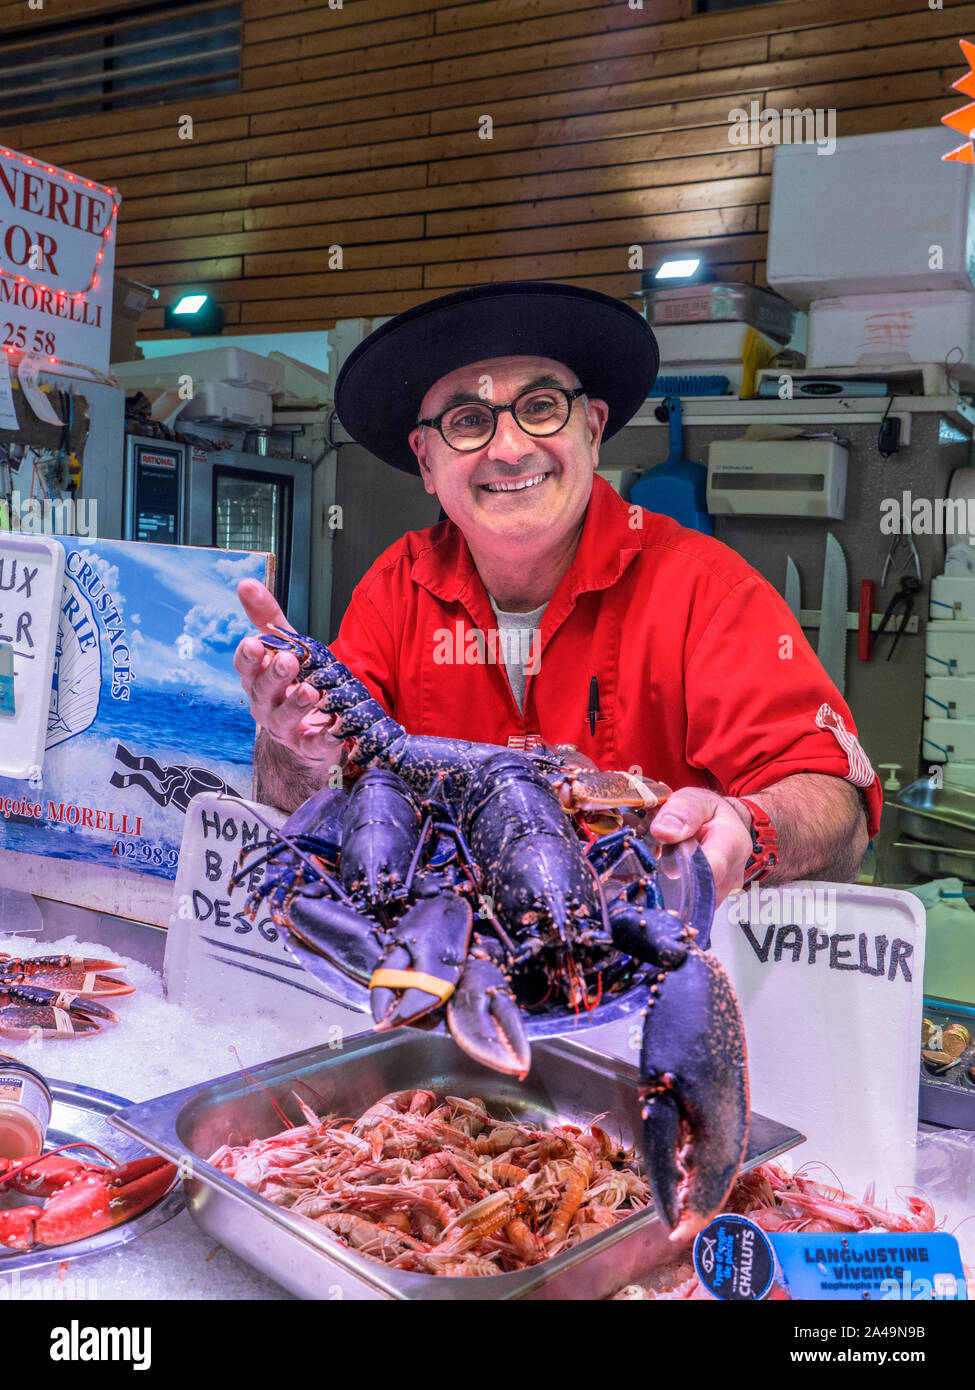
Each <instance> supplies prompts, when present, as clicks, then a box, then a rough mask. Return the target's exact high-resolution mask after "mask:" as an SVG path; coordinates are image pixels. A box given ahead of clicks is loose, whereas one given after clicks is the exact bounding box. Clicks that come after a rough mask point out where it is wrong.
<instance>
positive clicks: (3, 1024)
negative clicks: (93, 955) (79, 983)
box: [0, 975, 118, 1039]
mask: <svg viewBox="0 0 975 1390" xmlns="http://www.w3.org/2000/svg"><path fill="white" fill-rule="evenodd" d="M117 1022H118V1019H117V1018H116V1016H115V1014H113V1013H112V1011H111V1009H109V1008H107V1007H106V1006H105V1005H104V1004H100V1003H99V1002H98V1000H97V999H91V998H88V997H87V996H86V995H81V994H77V993H75V992H74V991H72V990H56V989H45V988H44V987H43V986H41V985H32V984H27V983H20V982H18V981H13V980H7V979H5V978H4V977H3V976H2V975H0V1037H4V1038H18V1039H19V1038H35V1037H41V1038H62V1037H64V1038H67V1037H81V1036H84V1035H85V1034H88V1033H99V1032H101V1029H102V1024H103V1023H117Z"/></svg>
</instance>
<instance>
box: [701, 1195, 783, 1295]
mask: <svg viewBox="0 0 975 1390" xmlns="http://www.w3.org/2000/svg"><path fill="white" fill-rule="evenodd" d="M694 1269H695V1271H696V1272H697V1277H698V1278H699V1279H700V1281H701V1283H702V1284H703V1285H704V1287H705V1288H706V1289H707V1290H708V1292H709V1293H712V1294H714V1296H715V1298H722V1299H727V1300H729V1301H745V1302H747V1301H751V1300H758V1299H761V1298H764V1297H765V1295H766V1294H767V1293H768V1291H769V1289H770V1288H771V1287H772V1280H773V1278H774V1277H775V1252H774V1250H773V1249H772V1243H771V1241H770V1240H769V1238H768V1236H767V1235H766V1234H765V1232H764V1231H763V1230H762V1229H761V1227H760V1226H756V1225H755V1223H754V1222H753V1221H749V1220H748V1218H747V1217H745V1216H733V1215H730V1214H726V1215H724V1216H716V1217H715V1218H714V1219H713V1220H712V1221H709V1222H708V1224H707V1225H706V1226H705V1227H704V1229H703V1230H702V1231H699V1232H698V1235H697V1238H696V1239H695V1241H694Z"/></svg>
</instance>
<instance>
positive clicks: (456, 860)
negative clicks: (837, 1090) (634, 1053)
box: [233, 632, 749, 1240]
mask: <svg viewBox="0 0 975 1390" xmlns="http://www.w3.org/2000/svg"><path fill="white" fill-rule="evenodd" d="M261 640H262V641H263V643H264V645H265V647H266V648H267V649H268V650H269V651H272V652H277V651H286V652H289V653H291V654H293V655H295V656H297V657H298V660H299V668H300V669H299V672H298V677H297V679H298V680H300V681H303V682H307V683H308V684H310V685H312V686H313V687H314V688H315V689H316V690H318V691H320V692H321V693H322V697H323V698H322V701H321V704H320V706H319V708H320V709H322V710H323V711H324V712H327V713H330V714H332V715H335V716H336V723H335V725H334V728H333V733H334V734H335V736H336V737H338V738H341V739H343V740H344V741H345V744H346V748H347V750H348V753H349V758H350V762H351V764H352V765H353V766H354V767H355V768H358V769H360V770H362V775H361V776H359V778H358V780H357V781H356V782H355V783H354V784H353V786H352V790H351V793H346V792H345V791H344V790H341V789H334V790H330V789H328V788H324V789H322V790H321V791H319V792H316V793H315V794H314V795H313V796H311V797H310V798H309V799H308V800H307V801H306V802H305V803H304V805H302V806H300V807H299V808H298V810H297V811H295V813H294V814H293V815H292V816H291V817H290V818H289V819H288V820H287V821H286V822H285V824H284V826H282V828H281V830H280V831H279V832H274V833H272V837H271V842H270V848H268V849H267V851H266V854H265V856H264V858H265V860H266V861H267V863H268V871H267V873H266V874H265V877H264V880H263V882H262V883H261V885H260V887H259V888H257V889H256V890H255V891H254V892H253V893H252V894H251V896H250V898H249V900H248V907H249V910H250V911H252V912H254V911H256V909H257V907H258V905H259V904H260V902H262V901H263V900H264V899H266V900H267V901H268V905H269V908H270V911H271V913H272V916H273V917H274V920H275V921H276V922H278V923H279V925H281V926H282V927H284V928H285V929H286V930H287V931H288V933H290V944H291V946H292V949H293V950H294V951H295V953H296V954H297V955H298V957H299V959H300V960H301V961H302V963H303V964H304V965H305V966H306V967H307V968H309V969H310V970H311V971H312V972H313V973H314V974H316V975H317V976H318V977H319V978H320V979H321V980H322V981H323V982H324V983H325V984H326V985H328V986H329V987H331V989H332V990H333V991H337V992H339V993H340V997H342V998H343V999H345V1000H346V1002H348V1003H350V1004H353V1005H354V1006H356V1007H369V1008H371V1011H372V1014H373V1018H374V1021H375V1024H376V1026H377V1028H392V1027H397V1026H400V1025H402V1024H412V1023H420V1024H421V1026H431V1024H435V1023H436V1022H437V1021H438V1020H439V1019H440V1018H442V1017H443V1016H444V1015H445V1018H446V1025H447V1027H448V1028H449V1030H450V1032H451V1033H452V1035H453V1037H454V1038H455V1040H456V1041H457V1043H458V1044H459V1046H460V1047H462V1048H463V1049H464V1050H465V1051H466V1052H468V1053H469V1054H470V1055H471V1056H473V1057H474V1058H476V1059H477V1060H479V1061H480V1062H482V1063H483V1064H485V1065H487V1066H489V1067H493V1068H495V1069H497V1070H500V1071H503V1072H508V1073H510V1074H513V1075H517V1076H521V1077H523V1076H525V1075H526V1074H527V1072H528V1070H529V1067H530V1065H531V1054H530V1045H529V1038H530V1037H545V1036H551V1035H552V1034H556V1033H559V1032H564V1031H567V1030H568V1029H569V1028H571V1027H572V1026H573V1025H574V1024H575V1023H577V1022H578V1023H582V1022H586V1023H588V1024H590V1025H592V1024H594V1023H602V1022H606V1021H608V1020H609V1019H610V1018H615V1017H620V1016H621V1015H622V1014H625V1013H629V1012H635V1011H636V1010H637V1009H640V1008H642V1012H643V1014H644V1025H643V1030H642V1045H641V1051H640V1075H641V1083H642V1084H641V1100H642V1121H643V1131H642V1137H643V1150H644V1156H645V1159H646V1164H647V1176H648V1179H649V1182H650V1185H651V1190H652V1192H653V1196H654V1201H655V1203H656V1205H657V1208H658V1210H659V1211H660V1213H661V1215H662V1217H663V1219H664V1221H665V1222H666V1223H667V1225H668V1227H670V1228H671V1230H672V1233H673V1234H672V1238H673V1239H675V1240H679V1239H683V1238H685V1237H688V1236H690V1235H691V1234H693V1233H694V1232H695V1231H696V1230H698V1229H700V1227H701V1226H702V1225H703V1224H704V1223H705V1222H706V1221H707V1219H708V1218H709V1217H710V1216H711V1215H713V1213H714V1212H715V1211H717V1210H720V1207H721V1204H722V1202H723V1201H724V1199H725V1197H726V1196H727V1194H728V1191H729V1189H730V1187H731V1185H732V1183H733V1182H734V1179H735V1177H736V1175H737V1172H738V1169H739V1167H740V1164H741V1161H742V1157H743V1155H744V1151H745V1145H746V1142H747V1138H748V1116H749V1098H748V1078H747V1066H746V1055H745V1038H744V1029H743V1025H742V1020H741V1014H740V1011H739V1008H738V1003H737V1000H736V998H735V994H734V990H733V988H732V986H731V982H730V981H729V979H728V977H727V975H726V974H725V972H724V969H723V968H722V966H721V964H720V963H719V962H718V961H717V960H716V959H715V958H714V957H713V956H711V955H707V954H705V952H704V951H703V950H702V949H701V946H700V945H699V944H698V942H697V940H696V937H697V935H698V932H697V931H696V930H695V929H694V928H692V927H690V926H688V925H686V924H685V923H683V922H682V921H681V919H680V916H679V915H677V914H676V913H675V912H673V911H670V910H667V909H666V908H665V907H664V905H663V901H664V900H663V897H662V895H661V892H660V889H659V886H658V882H657V880H658V863H657V860H656V859H655V858H654V855H653V853H652V852H651V850H650V849H649V847H648V845H647V843H646V841H645V839H644V838H643V836H642V835H641V834H640V833H639V832H638V830H636V829H634V828H632V825H631V827H629V828H617V829H615V830H611V831H609V833H606V834H603V835H602V836H601V837H599V838H594V837H592V836H591V834H590V835H589V843H588V844H586V843H585V841H584V836H583V833H582V831H581V830H580V829H579V828H578V827H577V825H576V823H575V821H573V820H572V819H571V818H570V815H571V813H573V812H576V813H579V816H580V818H582V819H584V820H586V821H589V823H590V824H591V823H592V821H593V820H594V819H595V820H596V822H597V823H600V822H601V818H602V816H603V815H604V814H609V815H610V823H612V813H613V812H614V808H620V811H621V810H622V808H626V809H629V810H631V811H633V810H636V811H638V812H639V813H642V814H643V815H646V813H647V812H648V811H649V810H651V809H652V808H653V807H655V806H656V805H657V804H659V802H660V800H662V799H663V798H664V797H665V796H666V795H667V794H668V792H669V789H668V788H666V787H664V786H663V785H662V784H660V783H652V782H642V781H641V779H636V778H634V777H632V776H631V775H630V774H626V773H615V772H599V771H598V770H595V769H591V768H586V767H584V766H582V765H581V764H582V762H584V760H582V759H578V758H572V757H571V756H570V752H571V750H566V749H561V750H551V749H540V750H537V751H534V752H532V753H528V754H526V753H521V752H517V751H515V750H512V749H506V748H499V747H497V746H496V745H494V744H479V743H466V742H464V741H462V740H455V739H447V738H432V737H424V736H419V735H413V734H408V733H407V732H406V731H405V730H404V729H403V727H402V726H401V725H400V724H398V723H397V722H396V721H395V720H394V719H392V718H391V717H390V716H389V715H388V714H387V713H386V711H385V710H384V709H383V708H382V706H381V705H380V704H379V703H378V702H377V701H376V700H374V699H373V698H372V696H371V695H370V694H369V692H368V690H367V689H366V687H365V686H364V685H363V684H362V683H361V681H359V680H358V679H357V678H356V677H355V676H354V675H353V674H352V672H351V671H350V670H349V669H348V667H346V666H344V665H343V664H342V663H341V662H340V661H339V660H338V659H337V658H336V657H335V656H334V655H333V654H332V653H331V652H330V651H329V649H328V647H326V646H325V645H324V644H322V643H320V642H316V641H315V640H314V639H312V638H310V637H300V636H298V635H296V634H292V633H285V632H275V633H272V634H268V635H262V638H261ZM620 811H616V812H615V814H616V824H619V822H620V821H621V820H622V815H621V813H620ZM567 812H569V813H570V814H567ZM631 819H632V818H631ZM252 848H254V847H252ZM700 857H701V856H699V858H700ZM254 867H256V861H254V860H253V859H252V858H248V859H247V861H246V866H245V864H244V861H242V864H241V868H240V870H239V871H238V873H237V874H236V875H235V876H234V880H233V881H237V882H239V881H240V880H241V879H242V878H243V877H244V876H245V875H246V874H247V873H249V872H250V871H251V870H252V869H253V868H254ZM706 877H707V882H708V890H709V893H710V897H709V899H708V907H707V913H706V917H707V927H708V929H709V925H710V918H711V915H712V914H713V908H714V885H713V880H712V879H711V878H710V874H709V873H707V874H706ZM705 944H706V942H705ZM366 1001H367V1002H366ZM614 1001H615V1004H616V1007H614V1008H612V1009H609V1008H607V1005H608V1004H610V1003H611V1002H614Z"/></svg>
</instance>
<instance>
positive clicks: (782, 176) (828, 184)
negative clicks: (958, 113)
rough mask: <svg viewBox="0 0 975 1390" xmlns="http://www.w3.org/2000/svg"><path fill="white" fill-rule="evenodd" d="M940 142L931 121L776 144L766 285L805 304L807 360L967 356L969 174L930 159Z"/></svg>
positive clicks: (974, 250)
mask: <svg viewBox="0 0 975 1390" xmlns="http://www.w3.org/2000/svg"><path fill="white" fill-rule="evenodd" d="M951 138H952V137H951V135H950V133H949V132H947V131H945V130H943V129H942V128H941V127H940V126H935V127H933V128H931V129H922V130H898V131H884V132H882V133H881V134H878V135H855V136H849V137H847V138H845V139H842V140H837V141H836V148H835V151H833V152H832V153H830V152H829V151H828V149H827V148H824V147H822V146H819V145H816V144H815V143H809V144H792V145H780V146H779V147H778V148H777V149H776V151H775V161H774V173H773V178H772V200H771V211H770V218H769V245H768V282H769V284H770V285H771V286H772V287H773V288H774V289H776V290H778V292H779V293H780V294H783V295H785V296H786V297H787V298H788V299H791V300H792V302H793V303H794V304H798V305H800V306H802V307H805V306H807V305H808V309H809V334H808V346H807V352H806V367H807V368H817V369H829V368H831V367H855V366H865V367H869V366H874V367H877V366H880V367H883V366H888V365H894V364H897V363H901V362H935V363H944V362H945V359H946V358H947V359H948V361H949V362H950V363H951V364H952V365H953V366H956V365H958V364H959V363H967V364H971V363H972V361H973V359H975V352H973V338H975V294H973V292H972V290H973V283H975V216H973V215H972V212H973V204H975V179H973V177H972V166H971V165H970V164H961V163H958V162H948V163H945V162H944V161H943V160H942V158H941V156H942V155H943V154H945V153H946V152H947V151H948V150H949V149H950V147H951ZM824 155H826V156H827V157H825V158H824V157H822V156H824ZM949 354H950V356H949Z"/></svg>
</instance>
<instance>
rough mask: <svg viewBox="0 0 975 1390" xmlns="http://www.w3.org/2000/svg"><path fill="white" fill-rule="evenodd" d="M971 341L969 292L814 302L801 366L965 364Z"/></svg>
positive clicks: (974, 305)
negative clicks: (960, 354) (807, 340)
mask: <svg viewBox="0 0 975 1390" xmlns="http://www.w3.org/2000/svg"><path fill="white" fill-rule="evenodd" d="M973 336H975V294H973V293H972V292H971V291H969V290H921V291H916V292H914V293H907V294H855V295H846V296H843V297H841V298H839V299H814V300H813V302H812V303H811V304H810V306H809V344H808V351H807V353H806V366H807V367H855V366H857V365H858V364H859V365H861V366H869V365H870V364H871V363H880V364H881V365H890V364H892V363H894V362H943V361H944V360H945V358H946V357H947V356H948V354H949V353H952V354H953V355H952V361H955V360H956V359H957V360H958V361H961V362H971V361H972V360H973V353H972V339H973ZM956 348H960V349H961V351H962V356H961V357H960V358H959V356H958V353H957V352H953V349H956Z"/></svg>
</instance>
